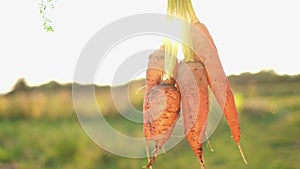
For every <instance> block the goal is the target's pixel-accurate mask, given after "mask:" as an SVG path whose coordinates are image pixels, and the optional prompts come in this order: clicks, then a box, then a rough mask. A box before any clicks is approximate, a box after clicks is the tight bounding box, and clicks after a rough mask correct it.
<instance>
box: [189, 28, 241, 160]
mask: <svg viewBox="0 0 300 169" xmlns="http://www.w3.org/2000/svg"><path fill="white" fill-rule="evenodd" d="M194 26H195V28H192V31H191V32H192V33H191V34H192V39H193V45H194V50H195V51H196V55H197V57H198V58H199V60H201V61H203V63H204V66H205V70H206V75H207V79H208V82H209V86H210V87H211V89H212V91H213V93H214V95H215V96H216V99H217V101H218V103H219V105H220V106H221V108H222V110H223V112H224V115H225V118H226V120H227V123H228V125H229V128H230V130H231V133H232V136H233V139H234V141H235V142H236V144H237V146H238V148H239V150H240V152H241V155H242V157H243V160H244V162H245V163H246V164H247V161H246V159H245V157H244V154H243V151H242V149H241V146H240V135H241V132H240V123H239V119H238V113H237V110H236V105H235V101H234V96H233V93H232V90H231V88H230V84H229V81H228V79H227V77H226V74H225V72H224V70H223V67H222V64H221V61H220V58H219V55H218V52H217V49H216V46H215V44H214V42H213V40H212V38H211V35H210V34H209V32H208V30H207V28H206V27H205V25H204V24H202V23H200V22H199V23H196V24H194Z"/></svg>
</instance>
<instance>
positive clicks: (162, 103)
mask: <svg viewBox="0 0 300 169" xmlns="http://www.w3.org/2000/svg"><path fill="white" fill-rule="evenodd" d="M148 102H149V109H148V117H149V120H150V122H149V124H150V125H149V129H150V133H151V136H152V137H151V140H154V142H155V151H154V156H153V157H152V159H151V160H150V161H149V162H148V164H147V166H146V168H149V167H151V166H152V164H153V162H154V161H155V159H156V157H157V155H158V152H159V151H160V150H161V148H162V146H163V145H164V144H165V143H166V142H167V141H168V140H169V138H170V137H171V134H172V132H173V129H174V127H175V123H176V121H177V119H178V117H179V111H180V92H179V90H178V88H177V87H176V86H175V80H174V79H171V80H167V81H162V82H161V83H160V84H159V85H157V86H154V87H153V88H152V89H151V91H150V94H149V97H148Z"/></svg>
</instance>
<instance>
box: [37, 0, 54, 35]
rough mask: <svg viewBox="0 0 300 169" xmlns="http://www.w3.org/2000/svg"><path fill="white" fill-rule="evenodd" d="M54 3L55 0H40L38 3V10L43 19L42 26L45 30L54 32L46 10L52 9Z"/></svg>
mask: <svg viewBox="0 0 300 169" xmlns="http://www.w3.org/2000/svg"><path fill="white" fill-rule="evenodd" d="M55 3H56V1H55V0H41V2H40V3H39V12H40V15H41V17H42V19H43V27H44V29H45V30H46V31H47V32H54V30H53V28H52V26H51V23H52V21H51V20H50V19H49V17H48V12H49V10H53V9H54V6H55Z"/></svg>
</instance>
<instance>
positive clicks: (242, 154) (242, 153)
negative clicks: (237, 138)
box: [237, 144, 248, 164]
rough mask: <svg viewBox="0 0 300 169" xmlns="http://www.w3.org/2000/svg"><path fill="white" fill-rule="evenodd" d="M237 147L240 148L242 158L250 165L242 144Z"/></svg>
mask: <svg viewBox="0 0 300 169" xmlns="http://www.w3.org/2000/svg"><path fill="white" fill-rule="evenodd" d="M237 146H238V148H239V150H240V153H241V156H242V158H243V160H244V162H245V164H248V161H247V160H246V157H245V155H244V152H243V149H242V147H241V145H240V144H237Z"/></svg>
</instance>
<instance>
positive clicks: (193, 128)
mask: <svg viewBox="0 0 300 169" xmlns="http://www.w3.org/2000/svg"><path fill="white" fill-rule="evenodd" d="M177 83H178V85H179V88H180V93H181V100H182V114H183V120H184V129H185V137H186V140H187V141H188V143H189V145H190V146H191V148H192V150H193V152H194V154H195V155H196V156H197V158H198V159H199V161H200V162H201V167H202V168H204V160H203V150H202V143H203V142H204V138H205V130H206V125H207V119H208V112H209V103H208V100H209V94H208V81H207V78H206V73H205V69H204V66H203V65H202V63H200V62H197V61H196V62H186V63H184V62H181V63H180V64H179V66H178V73H177Z"/></svg>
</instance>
